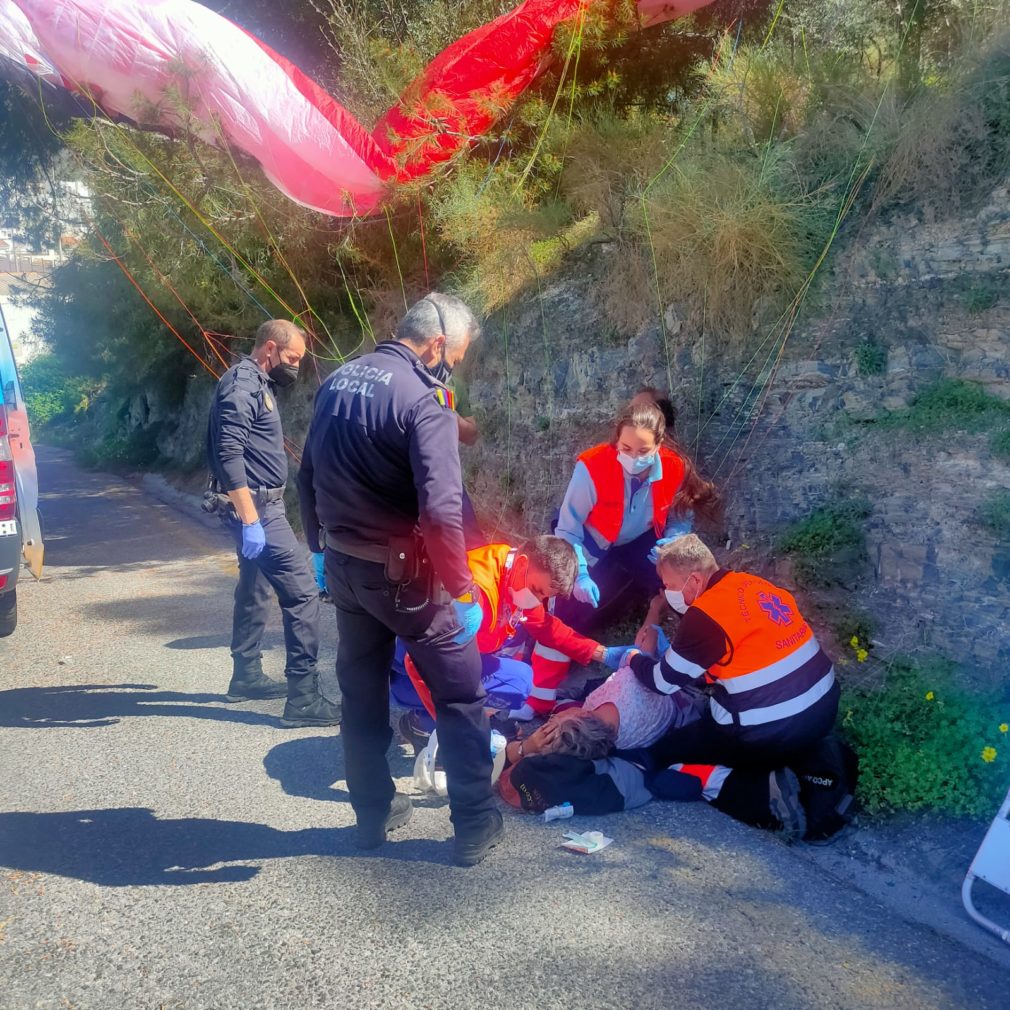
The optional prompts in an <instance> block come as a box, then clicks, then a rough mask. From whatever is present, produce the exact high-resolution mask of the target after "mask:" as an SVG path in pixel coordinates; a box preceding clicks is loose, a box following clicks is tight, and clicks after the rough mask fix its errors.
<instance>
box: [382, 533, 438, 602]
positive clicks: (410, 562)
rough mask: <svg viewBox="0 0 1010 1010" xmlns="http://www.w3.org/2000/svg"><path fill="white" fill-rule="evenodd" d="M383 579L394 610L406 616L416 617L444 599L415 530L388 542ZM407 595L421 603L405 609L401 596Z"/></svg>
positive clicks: (392, 538) (436, 577)
mask: <svg viewBox="0 0 1010 1010" xmlns="http://www.w3.org/2000/svg"><path fill="white" fill-rule="evenodd" d="M385 575H386V580H387V581H388V582H389V583H390V584H391V585H392V586H393V587H394V589H395V596H394V600H393V602H394V604H395V606H396V609H397V610H399V611H402V612H405V613H411V614H412V613H416V612H417V611H419V610H423V609H424V608H425V607H426V606H428V604H429V603H441V602H443V597H445V595H446V593H445V589H444V588H443V587H442V583H441V580H440V579H439V578H438V576H437V575H436V574H435V569H434V566H433V565H432V563H431V558H429V557H428V551H427V549H426V548H425V546H424V539H423V537H422V536H421V532H420V530H418V529H416V528H415V529H414V530H412V531H411V532H410V533H409V534H408V535H407V536H402V537H390V538H389V553H388V554H387V555H386V565H385ZM408 591H412V592H413V593H416V594H419V595H420V596H421V597H423V599H422V601H421V602H420V603H419V604H417V605H407V604H406V603H405V602H403V601H402V600H401V596H402V595H403V594H404V593H406V592H408Z"/></svg>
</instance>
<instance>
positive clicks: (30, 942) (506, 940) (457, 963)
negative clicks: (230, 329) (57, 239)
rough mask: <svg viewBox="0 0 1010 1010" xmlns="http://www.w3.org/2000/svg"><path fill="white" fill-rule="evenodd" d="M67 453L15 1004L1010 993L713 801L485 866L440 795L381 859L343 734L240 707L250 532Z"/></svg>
mask: <svg viewBox="0 0 1010 1010" xmlns="http://www.w3.org/2000/svg"><path fill="white" fill-rule="evenodd" d="M41 459H42V468H41V480H42V484H43V488H44V492H45V494H44V503H43V508H44V511H45V516H46V520H47V529H48V538H49V542H48V567H47V574H46V577H45V579H44V581H42V582H41V583H38V584H34V583H31V582H30V581H26V582H25V583H24V584H23V588H22V590H21V596H20V610H21V615H22V616H21V621H22V623H21V626H20V627H19V628H18V631H17V632H16V634H15V635H14V636H13V637H12V638H10V639H6V640H5V641H3V642H2V643H0V676H2V678H3V684H2V685H0V687H2V690H0V769H2V779H0V1007H2V1008H3V1010H37V1008H42V1010H49V1008H53V1010H57V1008H59V1010H68V1008H87V1010H120V1008H123V1010H159V1008H165V1010H169V1008H171V1010H176V1008H180V1010H181V1008H184V1010H232V1008H234V1010H240V1008H241V1010H259V1008H270V1010H287V1008H292V1010H295V1008H297V1010H302V1008H312V1007H328V1008H331V1007H336V1008H345V1007H346V1008H352V1010H365V1008H401V1007H402V1008H408V1007H409V1008H443V1007H445V1008H453V1010H460V1008H462V1010H465V1008H470V1007H474V1008H480V1010H498V1008H527V1007H528V1008H536V1010H552V1008H558V1010H580V1008H597V1007H599V1008H603V1007H614V1008H643V1010H647V1008H653V1007H655V1008H663V1010H670V1008H675V1010H692V1008H712V1010H716V1008H718V1010H722V1008H733V1007H740V1008H744V1010H764V1008H769V1010H771V1008H775V1010H792V1008H832V1010H834V1008H838V1010H843V1008H844V1010H849V1008H869V1007H873V1008H878V1007H879V1008H886V1010H903V1008H909V1010H929V1008H940V1007H958V1008H961V1007H964V1008H971V1010H990V1008H991V1010H1005V1008H1006V1007H1007V1006H1008V1005H1010V996H1008V995H1007V974H1006V972H1005V971H1004V970H1001V969H1000V968H998V967H997V966H996V965H995V964H994V962H993V961H992V960H989V959H987V958H985V957H980V956H978V955H977V954H975V953H973V952H970V951H967V950H965V949H964V948H961V947H959V946H958V945H957V944H955V943H952V942H951V941H949V940H946V939H944V938H942V937H940V936H938V935H937V934H935V933H933V932H931V931H929V930H927V929H923V928H920V927H916V926H910V925H906V924H903V923H902V922H900V921H898V920H896V919H894V918H893V917H892V915H891V914H890V913H889V912H887V911H885V910H884V909H883V908H882V907H881V906H880V905H877V904H876V903H874V902H872V901H871V900H869V899H867V898H866V897H865V896H864V895H863V894H861V893H860V892H859V891H857V890H854V889H853V888H851V887H850V886H848V885H845V884H841V883H838V882H836V881H834V880H832V879H831V878H830V877H829V876H827V875H825V874H824V873H822V872H821V871H820V870H818V868H817V867H816V866H814V865H812V864H811V863H810V862H809V861H807V860H804V859H801V858H798V857H797V855H796V854H795V853H794V852H793V851H791V850H790V849H788V848H786V847H785V846H783V845H781V844H780V843H779V842H778V841H777V840H776V839H775V838H773V837H771V836H769V835H766V834H763V833H761V832H757V831H753V830H750V829H747V828H744V827H741V826H739V825H737V824H735V823H733V822H731V821H729V820H728V819H727V818H725V817H724V816H722V815H720V814H719V813H718V812H716V811H714V810H711V809H709V808H707V807H706V806H704V805H702V804H697V805H686V806H677V805H661V804H653V805H651V806H650V807H647V808H644V809H643V810H641V811H638V812H635V813H631V814H624V815H618V816H613V817H610V818H600V819H595V820H593V819H588V818H577V819H576V821H575V823H576V824H577V825H578V827H580V828H583V829H588V828H597V829H600V830H602V831H604V832H605V833H606V834H608V835H610V836H612V837H613V838H614V839H615V841H614V844H613V845H612V846H610V848H608V849H607V850H605V851H604V852H601V853H599V854H597V855H595V856H579V855H575V854H571V853H567V852H564V851H561V850H559V849H558V848H557V847H556V846H557V843H558V842H559V841H560V839H561V835H562V832H563V830H565V828H564V827H561V826H559V825H558V824H549V825H545V824H543V823H541V822H539V821H538V820H536V819H534V818H532V817H528V816H523V815H519V814H511V813H510V814H508V815H507V819H506V825H507V836H506V840H505V842H504V844H503V845H501V846H500V847H499V848H498V849H497V850H495V852H494V853H493V854H492V855H491V856H490V857H489V858H488V860H487V861H486V862H485V863H484V864H482V865H481V866H479V867H477V868H475V869H471V870H463V869H458V868H456V867H453V866H452V865H451V864H450V862H449V856H450V847H449V844H448V842H447V839H448V837H449V823H448V819H447V811H446V810H445V808H444V806H442V805H441V803H440V802H435V803H430V802H426V801H421V802H420V806H419V808H418V809H417V811H416V813H415V816H414V819H413V821H412V822H411V824H410V825H409V826H408V828H407V829H406V830H405V831H403V832H400V833H398V834H397V835H395V836H393V837H394V839H395V840H393V841H390V842H389V843H387V845H386V846H385V847H384V848H383V849H381V850H379V852H378V854H375V855H369V856H361V855H358V854H357V853H356V852H355V850H354V849H353V848H352V846H351V838H350V836H351V828H350V825H351V823H352V817H351V812H350V808H349V807H348V805H347V803H346V793H345V791H344V788H343V781H342V774H343V773H342V766H341V757H340V741H339V736H338V735H337V734H336V733H335V732H320V731H314V730H285V729H283V728H281V726H280V724H279V722H278V719H277V716H278V715H279V712H280V707H281V703H280V702H265V703H260V704H247V705H240V706H233V705H227V704H225V703H224V701H223V692H224V690H225V688H226V685H227V682H228V677H229V657H228V651H227V642H228V630H229V619H230V605H231V590H232V582H233V573H234V571H235V565H234V560H233V557H232V555H231V553H230V551H229V550H228V545H227V543H226V541H225V540H224V539H222V538H221V537H219V536H218V535H217V534H216V533H215V531H213V530H210V529H206V528H203V527H200V526H199V525H198V524H196V523H195V522H194V521H193V520H192V519H189V518H186V517H185V516H182V515H180V514H178V513H175V512H173V511H172V510H171V509H170V508H169V507H167V506H165V505H162V504H159V503H157V502H156V501H154V500H153V499H151V498H150V497H148V496H146V495H145V494H144V493H143V492H141V491H140V490H138V489H137V488H136V487H135V486H134V485H132V484H129V483H126V482H124V481H122V480H119V479H117V478H113V477H109V476H106V475H101V474H90V473H83V472H82V471H80V470H78V469H77V468H76V467H74V466H72V465H71V464H70V463H69V462H68V461H67V460H66V458H65V457H64V456H62V455H60V454H58V453H55V452H53V451H44V452H43V453H41ZM325 621H326V623H325V628H324V642H325V655H324V659H323V663H324V666H325V668H326V669H327V671H328V673H329V677H330V678H331V679H330V681H329V683H330V685H332V657H333V650H334V644H335V643H334V630H333V618H332V613H330V612H327V613H326V615H325ZM270 642H271V644H272V646H273V648H272V650H271V651H270V652H269V653H268V654H267V661H266V665H267V668H268V671H269V672H272V673H274V674H279V673H280V670H281V667H282V661H283V657H282V652H281V650H280V645H281V641H280V634H279V623H278V624H277V625H275V626H274V627H273V628H272V630H271V636H270ZM397 755H398V756H397V761H396V767H397V769H398V772H399V773H400V774H402V775H403V776H405V777H406V776H407V775H408V774H409V771H410V765H411V762H410V761H409V760H408V759H407V757H406V752H405V751H402V750H399V749H398V750H397ZM401 787H403V788H407V787H408V781H406V780H405V781H404V782H402V783H401ZM569 823H572V822H569Z"/></svg>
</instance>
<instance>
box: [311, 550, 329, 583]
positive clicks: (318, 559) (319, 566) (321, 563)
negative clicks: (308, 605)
mask: <svg viewBox="0 0 1010 1010" xmlns="http://www.w3.org/2000/svg"><path fill="white" fill-rule="evenodd" d="M312 572H313V574H314V575H315V577H316V585H317V586H318V587H319V592H321V593H325V592H326V555H325V554H323V552H322V551H320V552H319V553H318V554H317V553H316V552H315V551H313V552H312Z"/></svg>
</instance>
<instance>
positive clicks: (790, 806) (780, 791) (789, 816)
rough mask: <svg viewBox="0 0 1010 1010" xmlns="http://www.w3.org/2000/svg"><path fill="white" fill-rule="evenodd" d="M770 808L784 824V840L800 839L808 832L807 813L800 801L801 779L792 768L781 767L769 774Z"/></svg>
mask: <svg viewBox="0 0 1010 1010" xmlns="http://www.w3.org/2000/svg"><path fill="white" fill-rule="evenodd" d="M768 808H769V810H770V811H771V814H772V816H773V817H774V818H775V819H776V820H777V821H778V822H779V823H780V824H781V825H782V827H781V829H780V837H781V838H782V840H783V841H784V842H786V843H789V844H791V843H792V842H796V841H799V839H801V838H802V837H803V836H804V835H805V834H806V833H807V815H806V813H805V812H804V810H803V805H802V804H801V803H800V780H799V779H798V778H797V777H796V774H795V773H794V772H793V771H792V770H791V769H790V768H780V769H779V770H778V771H774V772H772V773H771V774H770V775H769V776H768Z"/></svg>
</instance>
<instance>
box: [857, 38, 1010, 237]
mask: <svg viewBox="0 0 1010 1010" xmlns="http://www.w3.org/2000/svg"><path fill="white" fill-rule="evenodd" d="M1008 172H1010V32H1004V33H1003V34H1002V35H1000V36H999V37H997V38H996V39H994V40H992V41H991V43H990V45H989V47H988V48H987V50H986V51H985V52H984V53H983V55H982V58H981V60H980V62H979V65H978V68H977V69H976V70H975V71H973V72H971V73H970V74H969V75H968V76H967V77H966V78H965V79H964V80H963V81H960V82H958V83H956V84H954V85H953V86H952V87H950V88H949V89H948V90H946V91H942V92H939V93H935V94H930V95H925V96H922V97H920V98H919V99H918V100H917V101H915V102H914V103H912V104H911V105H910V106H909V107H908V108H907V109H906V110H905V116H904V122H903V129H902V131H901V136H900V137H899V139H898V141H897V143H896V145H895V147H894V151H893V153H892V154H891V156H890V157H889V158H888V159H887V161H886V163H885V164H884V166H883V169H882V171H881V175H880V180H879V182H878V185H877V188H876V193H875V201H874V202H875V206H877V207H882V206H886V205H888V204H893V203H900V204H909V203H913V202H917V203H919V204H921V205H922V206H923V208H924V209H925V210H926V211H927V212H929V213H931V214H932V215H934V216H937V217H943V216H946V215H948V214H953V213H957V212H958V211H959V210H961V209H963V208H966V207H970V206H971V205H973V204H975V203H977V201H978V200H980V199H983V198H985V197H987V196H988V195H989V193H990V192H991V190H992V188H993V187H994V186H995V185H997V184H998V183H999V182H1001V181H1002V180H1004V179H1005V178H1006V176H1007V174H1008Z"/></svg>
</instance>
